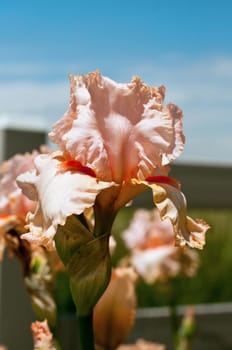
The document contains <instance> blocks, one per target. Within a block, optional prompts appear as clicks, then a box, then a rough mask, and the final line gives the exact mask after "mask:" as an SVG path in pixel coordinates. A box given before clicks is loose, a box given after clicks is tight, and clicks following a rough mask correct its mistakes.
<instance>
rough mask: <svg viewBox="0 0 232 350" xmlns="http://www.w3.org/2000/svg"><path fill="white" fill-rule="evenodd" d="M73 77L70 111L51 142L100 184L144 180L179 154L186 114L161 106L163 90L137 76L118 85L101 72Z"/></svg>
mask: <svg viewBox="0 0 232 350" xmlns="http://www.w3.org/2000/svg"><path fill="white" fill-rule="evenodd" d="M70 78H71V102H70V106H69V109H68V110H67V112H66V114H65V115H64V117H63V118H62V119H61V120H59V121H58V122H57V123H56V124H55V125H54V126H53V131H52V132H51V133H50V138H51V140H52V141H53V142H55V143H57V144H58V146H59V147H60V149H61V150H62V151H63V152H65V153H67V154H69V155H70V156H71V158H73V159H75V160H77V161H79V162H80V163H81V164H82V165H83V166H87V167H90V168H91V169H92V170H93V171H94V172H95V173H96V175H97V177H98V178H99V179H101V180H104V181H115V182H117V183H120V182H122V181H123V180H128V179H130V178H137V179H142V180H144V179H145V178H146V177H148V176H152V175H153V174H154V173H155V171H156V169H157V168H160V167H162V166H163V165H166V164H167V163H169V161H170V160H172V159H174V158H176V157H177V156H178V155H179V154H180V153H181V151H182V149H183V144H184V136H183V133H182V112H181V111H180V109H179V108H178V107H177V106H175V105H172V104H169V105H167V106H166V107H165V106H163V105H162V103H163V99H164V93H165V89H164V87H159V88H154V87H149V86H147V85H145V84H144V83H143V82H142V81H141V80H140V78H138V77H135V78H134V79H133V80H132V81H131V82H130V83H128V84H119V83H116V82H114V81H113V80H111V79H109V78H106V77H103V76H101V74H100V73H99V72H94V73H90V74H87V75H85V76H84V75H77V76H71V77H70Z"/></svg>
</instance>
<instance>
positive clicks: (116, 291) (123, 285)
mask: <svg viewBox="0 0 232 350" xmlns="http://www.w3.org/2000/svg"><path fill="white" fill-rule="evenodd" d="M136 279H137V275H136V273H135V272H134V271H133V270H132V269H131V268H116V269H113V271H112V275H111V281H110V283H109V285H108V287H107V289H106V291H105V292H104V294H103V295H102V297H101V298H100V299H99V301H98V303H97V304H96V306H95V308H94V335H95V342H96V344H97V345H98V346H99V348H103V349H108V350H113V349H116V347H117V346H118V345H119V344H121V343H122V342H123V341H124V340H125V339H126V337H127V336H128V335H129V333H130V331H131V329H132V327H133V325H134V321H135V316H136V293H135V282H136Z"/></svg>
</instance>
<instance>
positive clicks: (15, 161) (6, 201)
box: [0, 151, 38, 219]
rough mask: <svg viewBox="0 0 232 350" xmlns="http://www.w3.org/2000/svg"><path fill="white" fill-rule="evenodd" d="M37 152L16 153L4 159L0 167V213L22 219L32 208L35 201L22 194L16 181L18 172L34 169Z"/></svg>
mask: <svg viewBox="0 0 232 350" xmlns="http://www.w3.org/2000/svg"><path fill="white" fill-rule="evenodd" d="M37 154H38V152H36V151H34V152H33V153H32V154H30V153H25V154H16V155H15V156H14V157H12V158H10V159H9V160H7V161H4V162H3V164H2V165H1V167H0V213H1V214H8V215H17V216H18V217H20V218H22V219H24V218H25V216H26V214H27V213H28V211H30V210H33V209H34V207H35V203H33V202H32V201H31V200H29V199H28V198H27V197H26V196H24V195H23V194H22V191H21V189H20V188H19V187H18V185H17V183H16V178H17V176H18V175H19V174H21V173H23V172H25V171H29V170H32V169H34V163H33V161H34V158H35V156H36V155H37Z"/></svg>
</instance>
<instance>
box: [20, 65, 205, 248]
mask: <svg viewBox="0 0 232 350" xmlns="http://www.w3.org/2000/svg"><path fill="white" fill-rule="evenodd" d="M70 81H71V100H70V105H69V107H68V110H67V112H66V113H65V114H64V116H63V117H62V118H61V119H60V120H59V121H57V122H56V123H55V125H54V126H53V128H52V131H51V132H50V135H49V136H50V139H51V141H52V142H53V143H56V144H57V146H58V148H59V150H58V151H56V152H52V153H50V154H43V155H39V156H38V157H37V158H36V159H35V168H36V170H35V171H34V172H30V173H27V174H23V175H22V176H20V177H19V178H18V183H19V185H20V186H21V187H22V189H23V191H24V193H25V194H26V195H27V196H28V197H29V198H30V199H32V200H34V201H37V202H38V204H37V208H36V210H35V212H33V213H31V214H29V216H28V222H29V224H28V225H29V226H28V227H29V231H30V233H28V234H26V238H28V239H29V240H34V241H35V242H36V243H39V244H42V245H45V246H46V247H47V248H48V249H52V248H53V246H54V243H53V239H54V236H55V234H56V231H57V227H58V226H59V225H61V226H62V225H65V223H66V220H67V218H68V217H70V216H71V215H72V214H76V215H84V214H85V211H86V210H87V209H89V208H93V209H94V214H95V225H94V232H93V235H94V237H99V236H100V235H103V234H109V233H110V230H111V226H112V223H113V221H114V218H115V216H116V214H117V212H118V210H119V209H120V208H122V207H123V206H125V205H126V204H127V203H128V202H130V201H131V200H133V198H134V197H135V196H137V195H139V194H140V193H142V192H144V191H146V190H147V189H150V190H151V191H152V193H153V201H154V204H155V205H156V206H157V208H158V210H159V212H160V216H161V218H162V219H167V218H168V219H170V220H171V222H172V224H173V227H174V232H175V236H176V244H178V245H185V244H187V245H189V246H191V247H197V248H202V247H203V245H204V243H205V232H206V230H207V228H208V226H207V225H206V224H205V223H203V222H202V221H198V220H194V219H192V218H190V217H188V216H187V215H186V201H185V197H184V195H183V193H182V192H181V189H180V184H179V183H178V181H177V180H176V179H174V178H171V177H169V175H168V173H169V166H168V164H169V162H170V161H172V160H174V159H176V158H177V157H178V156H179V155H180V153H181V152H182V150H183V147H184V135H183V132H182V111H181V110H180V109H179V108H178V107H177V106H176V105H174V104H171V103H170V104H167V105H166V106H165V105H164V104H163V102H164V96H165V88H164V86H160V87H157V88H155V87H150V86H147V85H146V84H145V83H143V82H142V81H141V79H140V78H138V77H135V78H133V79H132V81H131V82H130V83H128V84H126V83H123V84H122V83H117V82H115V81H113V80H111V79H109V78H107V77H104V76H102V75H101V74H100V73H99V72H98V71H96V72H93V73H89V74H87V75H76V76H72V75H71V76H70Z"/></svg>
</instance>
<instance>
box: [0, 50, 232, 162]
mask: <svg viewBox="0 0 232 350" xmlns="http://www.w3.org/2000/svg"><path fill="white" fill-rule="evenodd" d="M82 66H83V68H84V65H82ZM65 67H68V70H67V72H68V73H69V72H74V73H76V71H77V69H76V70H75V71H74V65H73V64H69V65H68V64H67V65H66V66H64V67H63V68H62V72H64V69H65ZM80 67H81V66H80V65H78V71H79V72H80V73H82V71H80ZM49 69H50V73H49V74H50V77H51V70H53V72H54V74H55V72H57V71H58V70H59V65H58V66H56V67H55V66H54V67H50V66H46V65H45V66H43V65H41V66H39V65H38V66H37V65H36V66H35V65H30V64H28V65H25V64H24V65H22V66H21V65H20V64H17V65H16V66H11V67H10V65H8V68H7V70H6V71H7V72H8V73H9V72H11V73H9V74H11V75H10V76H9V80H2V82H1V81H0V115H1V113H5V114H9V115H11V116H12V119H17V118H18V119H20V118H21V117H17V116H22V115H25V118H26V116H29V117H30V116H33V118H36V116H37V118H42V119H43V118H44V120H45V122H46V123H47V126H48V128H50V126H51V124H52V123H53V122H54V121H56V120H57V119H58V118H60V117H61V116H62V115H63V113H64V112H65V110H66V109H67V107H68V104H69V80H68V77H67V74H66V75H65V74H64V75H63V76H62V78H61V79H63V80H60V81H56V80H54V79H50V80H49V81H46V80H40V81H38V80H37V79H36V77H35V74H37V76H38V75H39V74H38V72H40V73H41V74H42V75H43V76H46V72H49ZM3 70H4V68H3V67H2V66H1V65H0V76H1V73H2V72H3ZM6 71H5V73H6ZM17 71H21V73H23V74H21V76H24V79H22V77H19V76H17V74H16V75H14V72H17ZM83 72H84V73H85V72H86V69H83ZM102 73H103V74H105V73H104V72H102ZM107 74H110V76H111V78H113V79H116V80H118V81H124V82H126V81H129V80H130V79H131V76H133V75H135V74H137V75H140V76H141V77H142V79H143V80H144V81H145V82H146V83H149V84H151V85H160V84H164V85H165V86H166V88H167V97H166V101H167V102H169V101H172V102H173V103H176V104H177V105H179V106H180V107H181V108H182V109H183V111H184V131H185V134H186V139H187V142H186V148H185V151H184V153H183V155H182V156H181V159H188V158H189V159H195V160H197V159H201V160H202V159H203V160H204V159H205V160H209V161H220V162H228V163H231V162H232V159H231V154H232V135H231V136H230V134H231V132H232V57H218V58H212V59H206V58H205V59H202V60H199V61H184V60H180V59H177V58H174V59H173V61H170V60H166V61H164V62H159V63H155V62H154V63H153V62H152V63H151V62H148V63H143V64H141V63H136V62H135V63H133V62H131V63H130V65H128V64H126V63H125V65H124V66H118V67H116V66H114V65H113V66H112V68H111V71H109V69H108V73H107ZM33 76H34V78H33V79H32V77H33Z"/></svg>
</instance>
